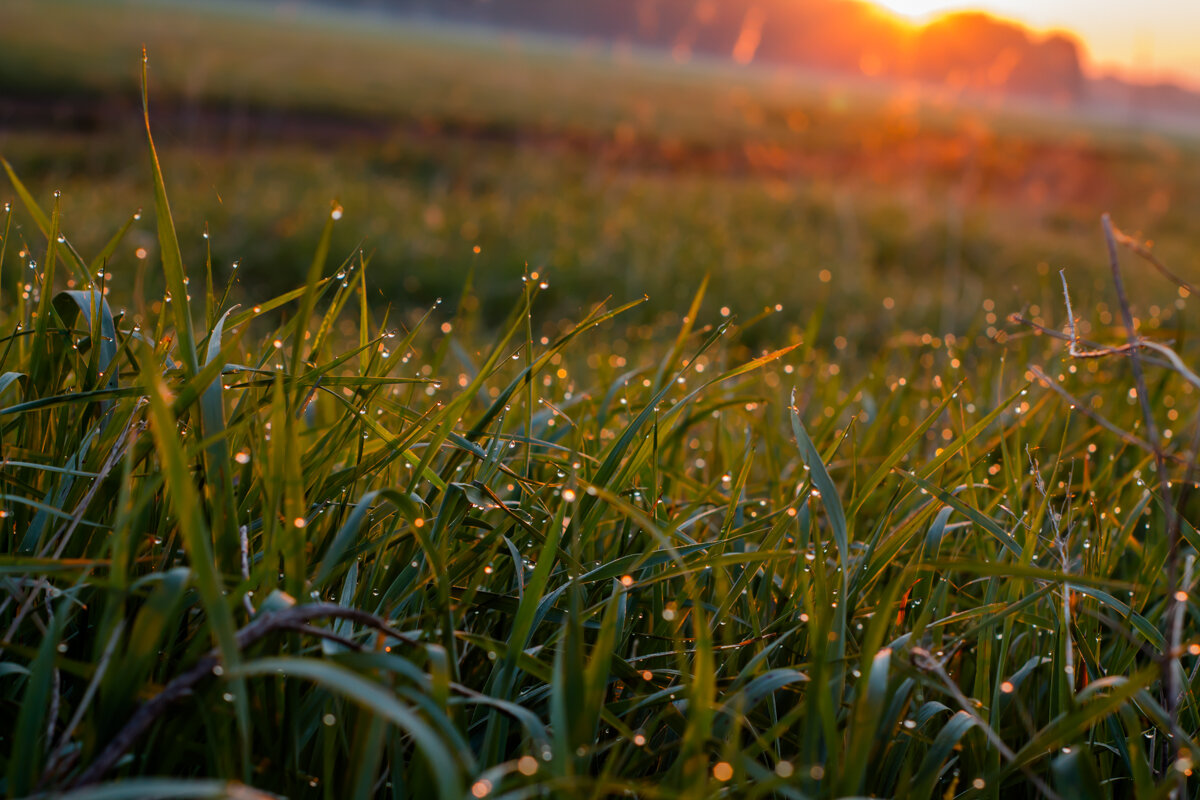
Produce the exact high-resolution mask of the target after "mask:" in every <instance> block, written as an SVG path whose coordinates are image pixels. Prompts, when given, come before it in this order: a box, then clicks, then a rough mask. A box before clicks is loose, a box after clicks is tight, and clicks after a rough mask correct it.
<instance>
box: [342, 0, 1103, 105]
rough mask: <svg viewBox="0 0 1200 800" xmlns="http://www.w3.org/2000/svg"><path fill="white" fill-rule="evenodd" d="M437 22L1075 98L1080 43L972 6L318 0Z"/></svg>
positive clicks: (782, 0)
mask: <svg viewBox="0 0 1200 800" xmlns="http://www.w3.org/2000/svg"><path fill="white" fill-rule="evenodd" d="M324 2H325V4H326V5H333V6H340V7H347V8H350V7H353V8H364V9H372V10H376V11H388V12H393V13H398V14H403V15H408V16H414V17H421V18H425V19H428V20H435V21H440V22H458V23H468V24H472V25H481V26H494V27H500V28H506V29H511V30H523V31H534V32H541V33H552V34H558V35H569V36H578V37H582V38H586V39H592V40H598V41H602V42H606V43H610V44H618V43H622V44H630V45H640V46H648V47H655V48H661V49H664V50H668V51H670V52H672V53H673V54H674V55H675V57H676V58H680V59H685V58H688V57H690V56H691V55H704V56H709V57H714V56H715V57H726V58H731V59H733V60H735V61H738V62H742V63H746V62H749V61H755V62H760V63H772V64H781V65H792V66H800V67H806V68H813V69H822V70H832V71H836V72H842V73H851V74H862V75H866V76H868V77H881V78H893V79H916V80H920V81H922V82H930V83H944V84H948V85H950V86H952V87H953V88H956V89H965V90H985V91H988V92H999V93H1004V94H1010V93H1011V94H1019V95H1031V96H1036V97H1039V98H1043V99H1049V100H1053V101H1057V102H1062V103H1073V102H1077V101H1079V100H1081V99H1082V98H1083V95H1084V92H1085V84H1086V81H1085V79H1084V75H1083V69H1082V67H1081V63H1080V55H1079V47H1078V45H1077V43H1076V42H1075V41H1074V40H1072V39H1070V38H1067V37H1066V36H1063V35H1051V36H1048V37H1042V36H1038V35H1035V34H1033V33H1031V32H1030V31H1029V30H1027V29H1025V28H1022V27H1021V26H1019V25H1015V24H1012V23H1009V22H1005V21H1001V20H998V19H995V18H993V17H989V16H987V15H984V14H978V13H964V14H955V15H952V16H948V17H943V18H940V19H938V20H937V21H935V22H933V23H932V24H929V25H926V26H911V25H907V24H905V23H904V22H902V21H900V20H898V19H896V18H894V17H892V16H890V15H888V14H886V13H884V12H882V11H880V10H879V9H877V8H876V7H875V6H873V5H870V4H868V3H865V2H859V0H602V1H598V2H572V1H571V0H340V2H339V0H324Z"/></svg>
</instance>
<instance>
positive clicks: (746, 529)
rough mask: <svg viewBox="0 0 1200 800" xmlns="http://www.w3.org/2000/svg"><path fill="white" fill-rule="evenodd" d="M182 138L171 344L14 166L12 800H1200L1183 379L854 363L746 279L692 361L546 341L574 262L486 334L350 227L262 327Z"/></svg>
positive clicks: (600, 317)
mask: <svg viewBox="0 0 1200 800" xmlns="http://www.w3.org/2000/svg"><path fill="white" fill-rule="evenodd" d="M146 118H147V134H149V110H148V108H147V110H146ZM147 142H148V144H149V149H150V155H151V158H150V166H151V176H152V179H153V184H154V213H155V218H156V223H157V231H158V242H159V254H160V258H161V263H162V270H163V276H162V277H163V285H164V286H165V287H166V288H167V294H166V295H165V296H163V297H162V298H161V299H160V300H154V301H153V302H146V301H145V299H140V298H137V297H131V298H126V299H128V300H130V301H132V303H133V304H134V305H135V306H140V310H137V311H135V312H122V311H114V305H113V304H111V303H112V302H113V301H114V300H115V298H114V297H112V296H110V293H109V288H110V287H109V286H108V285H107V281H106V279H105V271H106V266H107V263H108V260H109V258H110V257H111V256H112V255H113V254H114V253H115V252H117V250H118V248H120V247H122V246H123V245H122V237H123V235H124V234H125V232H126V231H127V230H129V228H130V226H129V225H127V226H125V227H124V228H122V230H121V231H119V232H118V233H117V234H116V235H115V236H114V237H113V239H112V241H111V242H110V243H109V245H108V246H107V247H106V248H105V249H104V251H103V252H101V253H100V254H99V255H98V256H97V257H96V258H94V259H92V260H91V261H88V260H85V258H84V257H83V255H82V254H80V253H78V252H77V251H76V249H75V248H74V247H73V246H72V244H71V240H70V238H69V236H68V235H67V232H66V230H65V229H64V227H63V223H62V218H63V214H62V202H63V199H62V198H59V197H57V196H55V197H53V198H52V200H51V202H50V205H49V210H47V209H46V208H43V207H42V206H40V205H39V202H38V200H37V199H36V198H35V197H33V196H32V195H31V193H30V192H29V191H27V190H26V189H25V187H24V186H23V185H22V184H21V182H20V180H19V178H18V176H17V174H16V171H15V170H14V169H13V168H12V167H10V166H9V165H8V163H7V162H5V168H6V170H7V172H8V174H9V176H10V178H11V181H12V185H13V188H14V191H15V194H16V197H17V199H18V201H19V202H20V204H21V206H22V207H23V212H22V213H21V214H20V215H19V216H18V213H17V212H16V211H13V210H11V207H9V206H6V210H5V215H4V220H3V225H2V226H0V230H3V234H4V238H3V239H2V240H0V286H3V292H2V293H0V302H2V304H3V305H2V306H0V320H2V322H3V325H4V330H5V331H6V335H5V337H4V338H3V340H2V342H0V457H2V463H0V481H2V486H0V581H2V590H0V636H2V639H0V650H2V656H0V703H2V708H3V711H2V715H0V718H2V719H3V724H2V725H0V760H2V763H0V766H2V767H3V769H0V773H3V774H4V776H5V778H4V779H3V787H4V791H5V792H6V793H7V795H8V796H9V797H26V796H51V795H53V796H67V797H71V798H123V797H131V798H132V797H147V796H154V797H221V796H229V797H239V798H248V797H267V796H288V797H325V798H343V797H356V798H357V797H395V798H426V797H440V798H461V797H464V796H473V797H480V798H482V797H505V798H523V797H566V796H574V797H596V798H600V797H609V796H635V797H646V798H655V797H679V798H702V797H710V796H711V797H715V796H737V797H750V798H757V797H780V798H817V797H845V796H865V795H873V796H891V797H903V798H921V799H922V800H923V799H924V798H930V797H971V798H974V797H987V798H999V797H1006V798H1007V797H1025V796H1028V797H1036V796H1050V797H1056V796H1057V797H1094V796H1122V797H1128V796H1137V797H1168V796H1176V797H1178V796H1183V795H1184V794H1187V795H1188V796H1195V793H1196V790H1197V784H1196V782H1195V781H1194V780H1193V779H1192V778H1191V774H1192V769H1193V761H1192V759H1193V756H1192V752H1193V740H1194V739H1195V737H1196V736H1197V732H1198V731H1200V702H1198V699H1197V680H1198V676H1200V635H1198V632H1197V628H1196V624H1195V620H1196V613H1197V607H1196V605H1195V603H1194V601H1193V599H1192V593H1193V590H1194V582H1195V569H1194V562H1195V553H1196V551H1197V548H1200V536H1198V535H1197V533H1196V530H1195V528H1194V527H1193V524H1192V522H1191V520H1193V519H1194V518H1195V516H1194V515H1195V503H1194V501H1193V500H1192V498H1191V495H1190V492H1191V490H1192V489H1193V488H1194V484H1193V483H1192V480H1193V477H1194V476H1192V475H1191V472H1190V471H1189V470H1188V465H1189V464H1190V463H1192V462H1194V460H1195V446H1194V444H1190V443H1189V440H1190V439H1191V438H1192V432H1194V431H1195V430H1196V427H1195V425H1196V423H1195V419H1194V416H1195V411H1196V407H1197V403H1196V396H1195V391H1194V389H1193V388H1192V384H1191V382H1189V381H1188V380H1186V377H1187V376H1186V375H1183V374H1182V373H1180V372H1179V371H1177V370H1171V369H1168V370H1165V371H1164V370H1161V365H1158V364H1156V363H1155V362H1154V361H1153V360H1152V358H1153V356H1154V353H1148V354H1147V356H1146V357H1145V358H1144V364H1143V366H1144V367H1145V370H1146V374H1145V376H1143V377H1142V378H1139V381H1140V385H1139V386H1138V387H1136V389H1135V391H1134V392H1133V393H1132V394H1131V393H1130V388H1131V384H1130V383H1129V381H1128V379H1127V378H1126V375H1125V373H1126V363H1127V361H1128V358H1127V353H1128V351H1127V350H1124V351H1119V352H1116V353H1115V354H1114V355H1113V357H1110V358H1107V359H1088V360H1075V359H1073V357H1072V353H1073V352H1074V349H1073V348H1074V344H1075V341H1074V336H1075V327H1074V322H1073V321H1072V325H1071V331H1072V335H1071V341H1072V349H1069V350H1061V349H1056V346H1055V345H1054V344H1053V342H1052V341H1051V340H1052V337H1050V336H1044V335H1036V336H1035V335H1030V336H1027V337H1018V336H1014V337H1013V338H1012V339H1011V340H1010V343H1009V345H1007V346H1006V349H1004V350H1003V351H1002V352H1001V351H1000V350H999V349H998V348H996V347H995V346H991V347H993V349H988V347H989V345H987V344H986V343H983V344H981V343H980V339H977V338H976V337H974V336H973V335H972V336H960V337H954V336H944V337H941V336H939V337H933V336H930V335H929V334H925V335H924V336H908V335H902V333H903V332H896V333H897V335H896V337H895V339H894V341H893V343H892V344H891V345H890V346H888V347H886V348H884V349H883V352H882V353H881V354H880V355H879V356H878V357H877V358H874V359H872V360H866V361H863V362H862V363H856V364H849V363H848V364H845V365H844V366H843V365H841V364H838V363H836V361H834V360H831V359H830V356H829V354H828V353H825V352H823V351H821V350H820V349H818V348H817V347H816V345H815V343H814V342H815V338H816V337H815V333H816V331H815V323H814V326H810V328H809V330H808V332H807V333H806V334H805V335H804V336H802V337H799V338H798V340H797V341H792V342H789V343H787V344H786V345H784V346H783V347H781V348H780V349H778V350H773V351H766V352H764V351H754V352H752V351H749V350H748V349H747V347H746V345H745V344H744V343H743V341H742V339H741V331H742V330H744V327H742V328H739V327H738V325H737V324H736V322H734V321H730V320H726V321H724V322H722V323H721V324H719V325H707V324H705V323H704V321H703V320H704V319H705V300H706V298H705V286H704V284H703V283H700V284H699V290H698V291H697V293H696V299H695V302H694V303H693V305H692V307H691V308H690V309H689V310H688V312H687V314H686V316H685V317H684V322H683V324H682V326H681V327H680V328H679V329H678V330H676V331H670V332H668V331H666V330H662V329H660V330H656V331H649V332H648V331H647V330H646V329H645V328H644V327H642V326H636V327H634V328H633V329H631V330H628V331H622V329H621V328H620V324H621V320H620V314H621V312H623V311H625V310H627V309H628V308H630V307H631V306H633V305H636V304H637V303H636V301H635V302H634V303H630V304H626V305H619V306H617V307H615V308H611V309H610V308H609V306H608V304H606V303H602V304H600V305H597V306H596V307H595V308H593V309H591V310H589V311H586V312H585V313H582V314H581V315H580V317H579V318H578V319H577V320H576V321H574V322H571V323H560V322H555V321H553V320H549V321H546V320H540V319H538V322H537V324H535V322H534V320H535V319H537V314H536V312H537V300H538V297H539V296H540V295H541V294H542V293H543V292H546V291H550V290H551V288H550V286H549V285H548V282H547V280H546V279H545V276H538V275H536V274H534V273H529V274H528V275H526V276H525V282H524V283H523V284H522V285H521V290H520V293H519V297H517V298H516V299H515V301H514V307H513V311H512V314H511V315H510V318H509V320H508V322H507V324H506V325H505V326H504V327H502V328H500V329H498V330H493V331H486V332H485V331H480V330H478V327H479V326H478V319H477V318H474V317H473V316H472V312H471V311H470V309H471V308H472V307H473V304H470V303H462V304H461V308H462V309H463V310H462V311H461V312H460V313H458V314H456V315H452V314H449V313H448V312H446V311H444V310H443V307H441V306H438V307H435V308H433V309H430V310H429V311H428V312H426V313H424V314H421V315H418V316H415V317H409V316H407V315H405V314H402V313H397V312H395V311H394V310H389V309H381V308H379V307H376V306H375V305H373V304H372V303H370V302H368V296H369V294H368V287H369V286H370V279H369V277H368V273H369V272H370V271H371V269H373V267H372V266H371V264H370V259H369V258H368V257H367V256H366V255H363V254H361V253H359V252H358V251H355V252H353V253H351V254H350V255H349V256H347V257H346V258H345V259H344V260H343V261H341V263H340V264H338V263H337V262H336V256H334V258H335V261H333V262H330V260H329V259H330V257H331V256H332V255H333V254H332V253H331V252H330V250H331V246H330V242H331V234H332V231H333V230H334V227H335V225H339V224H342V225H344V224H347V222H344V221H343V222H339V221H338V220H339V219H340V218H341V216H342V210H341V208H340V207H339V206H336V205H335V206H333V207H332V209H331V211H330V212H329V214H328V218H327V219H326V220H325V222H324V225H323V228H322V233H321V235H320V238H319V243H318V245H317V249H316V254H315V257H314V258H313V260H312V262H311V264H310V265H308V266H307V278H306V280H305V282H304V284H303V285H301V286H300V287H299V288H297V289H296V290H295V291H292V292H289V293H287V294H284V295H281V296H278V297H275V298H272V299H269V300H263V301H261V302H259V303H258V304H257V305H253V306H250V307H237V306H235V305H232V304H231V301H230V292H229V291H228V290H222V289H221V288H219V287H214V285H213V280H212V276H211V271H209V272H208V273H207V274H206V275H204V276H201V277H199V278H197V273H196V271H194V270H193V272H192V274H191V275H189V274H188V272H187V270H186V267H185V264H184V262H183V258H182V256H181V255H180V251H179V246H178V236H177V232H176V229H175V225H174V222H173V220H172V216H171V206H170V203H169V202H168V195H167V183H166V181H165V179H164V176H163V174H162V169H161V165H160V164H159V162H158V159H157V157H156V156H155V154H154V146H153V141H152V139H150V138H149V135H148V136H147ZM135 217H136V215H135ZM15 220H21V221H22V225H24V224H31V225H32V227H31V228H29V229H28V232H29V234H30V236H31V237H32V238H33V239H35V240H37V244H36V249H35V247H34V246H33V244H32V243H30V242H28V241H26V240H25V239H24V238H22V237H23V236H25V234H24V233H20V232H19V231H23V230H26V229H25V228H24V227H18V226H17V223H16V222H15ZM134 221H135V220H131V222H130V224H131V225H132V224H133V223H134ZM280 266H281V267H283V266H288V267H289V268H291V266H290V265H280ZM295 268H296V269H303V268H304V267H303V266H299V265H298V266H296V267H295ZM515 282H516V281H515V280H514V283H515ZM467 291H468V292H469V291H470V290H469V288H468V290H467ZM816 311H817V309H813V312H814V314H815V312H816ZM531 315H532V316H531ZM542 323H546V324H545V325H543V324H542ZM1043 330H1045V331H1046V332H1047V333H1055V331H1053V330H1049V329H1043ZM1092 330H1094V331H1098V335H1103V334H1104V331H1100V330H1099V328H1093V329H1092ZM543 331H545V334H544V335H543V334H542V332H543ZM1130 333H1132V329H1131V330H1130ZM631 334H636V337H637V338H634V337H633V336H632V335H631ZM1060 335H1061V334H1060ZM1064 336H1065V335H1064ZM618 340H619V341H618ZM1184 344H1185V343H1184V342H1181V341H1177V342H1176V345H1175V349H1172V350H1171V352H1172V353H1173V354H1175V356H1176V358H1178V359H1180V360H1181V363H1183V361H1186V360H1192V361H1193V363H1194V359H1191V356H1192V355H1194V353H1189V351H1188V350H1187V349H1186V348H1185V347H1184V346H1183V345H1184ZM618 345H619V346H618ZM1130 349H1132V350H1135V351H1136V350H1138V349H1140V348H1138V347H1133V348H1130ZM1151 349H1153V348H1151ZM1168 366H1170V364H1168ZM1080 367H1081V368H1080ZM1155 370H1158V372H1155ZM1181 376H1182V378H1183V379H1182V380H1181V379H1180V378H1181ZM1043 383H1044V384H1047V385H1050V384H1052V385H1053V387H1054V388H1053V389H1050V388H1045V387H1044V386H1042V384H1043ZM793 387H794V388H793ZM1142 400H1144V401H1145V404H1146V408H1147V413H1149V414H1151V415H1154V416H1155V418H1156V419H1158V420H1159V428H1161V431H1159V430H1158V429H1156V433H1155V434H1154V436H1153V437H1151V440H1149V441H1148V440H1147V439H1146V438H1145V436H1144V435H1143V434H1142V433H1140V432H1139V431H1144V429H1145V427H1146V426H1147V423H1146V421H1145V420H1144V419H1142V416H1141V415H1142V409H1141V408H1140V407H1139V406H1137V405H1135V404H1134V403H1136V402H1141V401H1142ZM1147 444H1149V448H1148V449H1144V448H1143V445H1147ZM1160 479H1161V483H1160ZM1161 485H1166V486H1169V487H1170V489H1171V492H1172V493H1173V496H1174V499H1175V500H1176V501H1177V502H1176V504H1175V505H1173V506H1168V505H1165V504H1164V495H1163V493H1162V492H1161V490H1160V488H1159V487H1160V486H1161ZM1167 563H1170V564H1172V565H1174V566H1173V567H1172V568H1171V569H1170V570H1164V568H1163V567H1164V564H1167Z"/></svg>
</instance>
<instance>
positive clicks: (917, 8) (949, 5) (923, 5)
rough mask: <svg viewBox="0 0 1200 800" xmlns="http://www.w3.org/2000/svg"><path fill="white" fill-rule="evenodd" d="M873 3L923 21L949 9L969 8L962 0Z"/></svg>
mask: <svg viewBox="0 0 1200 800" xmlns="http://www.w3.org/2000/svg"><path fill="white" fill-rule="evenodd" d="M873 2H874V3H875V5H877V6H879V7H881V8H884V9H887V10H888V11H890V12H892V13H893V14H896V15H898V16H901V17H904V18H905V19H909V20H913V21H923V20H927V19H929V18H930V17H935V16H937V15H939V14H945V13H946V12H949V11H964V10H966V9H968V8H971V6H972V4H971V3H970V2H965V1H964V0H873Z"/></svg>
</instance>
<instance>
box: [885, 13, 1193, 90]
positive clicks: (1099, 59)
mask: <svg viewBox="0 0 1200 800" xmlns="http://www.w3.org/2000/svg"><path fill="white" fill-rule="evenodd" d="M874 2H876V3H877V4H879V5H881V6H885V7H887V8H890V9H891V10H893V11H895V12H897V13H899V14H900V15H902V16H906V17H909V18H912V19H915V20H924V19H929V18H932V17H934V16H936V15H938V14H940V13H944V12H947V11H962V10H982V11H987V12H989V13H992V14H995V15H997V16H1002V17H1008V18H1010V19H1014V20H1017V21H1019V22H1023V23H1025V24H1026V25H1028V26H1029V27H1031V28H1034V29H1037V30H1067V31H1071V32H1073V33H1075V35H1076V36H1077V37H1078V38H1080V39H1082V40H1083V42H1084V44H1085V46H1086V47H1087V50H1088V54H1089V60H1090V62H1091V64H1092V65H1093V66H1094V67H1098V68H1099V69H1101V70H1116V71H1119V72H1121V73H1122V74H1123V75H1125V76H1127V77H1131V78H1137V79H1141V80H1162V79H1172V78H1174V79H1182V80H1184V81H1186V82H1187V83H1189V84H1191V85H1192V86H1195V87H1200V0H874Z"/></svg>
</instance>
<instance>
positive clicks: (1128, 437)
mask: <svg viewBox="0 0 1200 800" xmlns="http://www.w3.org/2000/svg"><path fill="white" fill-rule="evenodd" d="M1029 371H1030V372H1032V373H1033V375H1034V377H1035V378H1037V379H1038V381H1040V382H1041V383H1042V384H1043V385H1044V386H1047V387H1049V388H1050V389H1052V390H1054V392H1055V393H1056V394H1057V395H1058V396H1059V397H1061V398H1063V399H1064V400H1066V401H1067V402H1068V403H1070V404H1071V406H1072V407H1073V408H1074V409H1075V410H1076V411H1078V412H1079V413H1080V414H1083V415H1084V416H1085V417H1087V418H1088V419H1090V420H1091V421H1092V422H1095V423H1096V424H1097V425H1099V426H1100V427H1102V428H1104V429H1105V430H1106V431H1108V432H1109V433H1111V434H1113V435H1115V436H1117V437H1119V438H1120V439H1121V441H1123V442H1125V444H1128V445H1133V446H1134V447H1137V448H1139V449H1141V450H1145V451H1146V452H1147V453H1153V452H1154V446H1153V445H1151V444H1150V443H1149V442H1147V441H1146V440H1145V439H1142V438H1139V437H1137V436H1134V435H1133V434H1132V433H1129V432H1128V431H1126V430H1123V429H1121V428H1119V427H1117V426H1116V425H1114V424H1113V423H1111V422H1109V421H1108V420H1107V419H1105V418H1104V417H1102V416H1100V415H1099V414H1097V413H1096V412H1094V411H1092V410H1091V409H1090V408H1088V406H1087V404H1086V403H1084V402H1083V401H1082V400H1080V399H1079V398H1077V397H1075V395H1073V394H1071V393H1070V392H1068V391H1067V390H1066V389H1064V388H1062V387H1061V386H1059V385H1058V382H1057V381H1055V380H1054V379H1053V378H1051V377H1050V376H1049V375H1047V374H1046V373H1045V372H1043V371H1042V370H1041V368H1040V367H1038V366H1036V365H1033V364H1030V365H1029ZM1167 457H1168V458H1170V459H1171V460H1172V461H1176V462H1179V463H1184V462H1185V460H1186V459H1184V458H1180V457H1179V456H1175V455H1169V456H1167Z"/></svg>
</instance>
